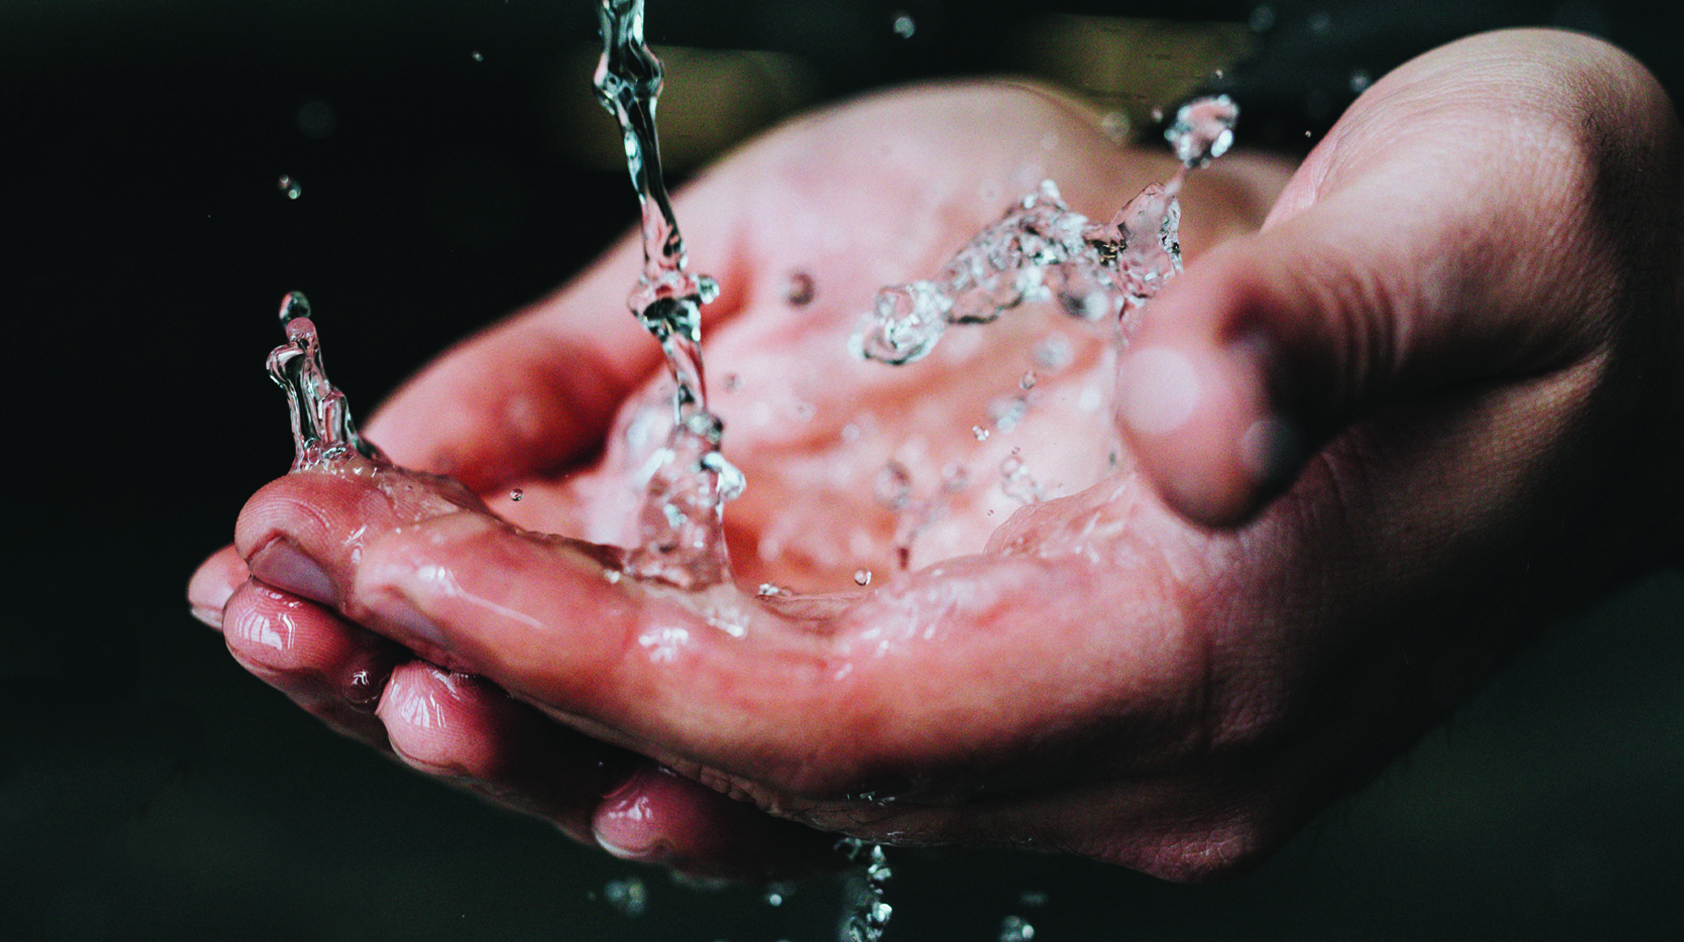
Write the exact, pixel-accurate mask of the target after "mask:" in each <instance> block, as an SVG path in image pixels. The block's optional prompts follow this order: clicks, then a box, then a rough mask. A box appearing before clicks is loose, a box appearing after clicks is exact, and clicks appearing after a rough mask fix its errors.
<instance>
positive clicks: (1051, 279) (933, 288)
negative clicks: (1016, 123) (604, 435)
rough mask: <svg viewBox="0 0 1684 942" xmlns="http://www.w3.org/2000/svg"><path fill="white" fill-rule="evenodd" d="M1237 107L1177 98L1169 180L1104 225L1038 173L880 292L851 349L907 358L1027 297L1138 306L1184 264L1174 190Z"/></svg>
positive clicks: (1220, 137)
mask: <svg viewBox="0 0 1684 942" xmlns="http://www.w3.org/2000/svg"><path fill="white" fill-rule="evenodd" d="M1238 116H1239V109H1238V108H1237V107H1236V106H1235V105H1234V103H1233V101H1232V100H1230V99H1229V98H1228V97H1227V96H1226V95H1219V96H1216V97H1213V98H1202V99H1199V100H1197V101H1194V102H1190V103H1189V104H1187V105H1185V106H1183V107H1182V108H1181V110H1180V111H1179V112H1178V113H1177V114H1176V119H1175V122H1174V123H1173V124H1172V125H1171V127H1170V128H1169V130H1168V131H1167V132H1166V135H1165V136H1166V137H1167V138H1168V139H1169V141H1170V145H1171V147H1172V148H1173V149H1174V151H1175V154H1176V156H1177V158H1178V159H1180V161H1181V164H1182V167H1181V169H1179V170H1177V171H1176V173H1175V176H1174V177H1172V178H1171V179H1170V180H1169V181H1168V182H1167V183H1164V184H1156V183H1155V184H1152V185H1151V186H1148V187H1146V189H1144V190H1142V191H1141V192H1140V194H1139V195H1138V196H1136V197H1135V198H1134V199H1133V200H1131V201H1129V203H1128V204H1127V205H1126V206H1124V207H1123V208H1122V209H1120V210H1118V212H1117V214H1116V215H1115V216H1113V217H1112V218H1111V221H1110V222H1108V223H1106V224H1104V225H1095V224H1093V223H1091V222H1089V221H1088V219H1087V218H1086V217H1085V216H1083V215H1081V214H1080V213H1076V212H1072V211H1071V209H1070V207H1069V206H1068V205H1066V204H1065V202H1064V199H1063V197H1062V196H1061V195H1060V194H1059V191H1058V186H1057V184H1055V183H1053V181H1051V180H1045V181H1042V183H1041V186H1040V189H1039V190H1037V191H1036V192H1034V193H1031V194H1030V195H1028V196H1026V197H1024V198H1023V200H1022V201H1021V202H1020V203H1019V204H1018V205H1017V206H1016V207H1014V208H1012V209H1011V210H1010V211H1008V212H1007V213H1006V215H1005V216H1004V217H1003V218H1002V219H1001V220H1000V221H999V222H997V223H994V224H993V225H991V226H989V227H987V228H986V229H984V230H982V232H980V233H978V234H977V236H976V237H975V238H973V239H972V240H971V241H970V243H969V244H967V245H966V246H965V247H964V248H962V249H960V250H959V252H958V254H956V255H954V256H953V258H952V259H951V260H950V261H948V263H947V264H946V265H945V266H943V268H942V270H941V272H940V274H938V275H937V276H936V277H935V278H934V279H929V280H922V281H914V282H911V283H909V284H904V285H894V286H892V287H888V288H884V289H883V290H882V291H880V292H878V294H877V299H876V302H875V305H874V307H875V309H874V311H873V313H872V314H871V315H870V316H869V317H868V318H867V320H866V323H865V325H864V327H863V328H862V329H861V330H860V332H859V333H857V334H855V335H854V336H853V338H852V339H851V341H850V344H851V346H852V349H853V350H854V352H855V353H856V354H857V355H859V356H862V357H865V358H867V359H871V360H879V361H881V362H884V363H889V364H894V365H900V364H904V363H912V362H914V361H917V360H920V359H922V358H924V357H925V356H928V355H929V353H930V351H931V350H934V349H935V346H936V343H937V342H938V341H940V340H941V337H942V334H943V333H944V332H945V331H946V329H947V327H948V325H950V324H985V323H988V322H990V321H993V320H995V319H996V318H998V317H1000V315H1002V314H1004V313H1005V312H1006V311H1008V310H1011V309H1012V308H1015V307H1017V306H1019V305H1021V304H1023V303H1025V302H1036V301H1050V300H1055V299H1056V300H1057V301H1058V302H1059V304H1060V306H1062V307H1063V309H1064V310H1065V311H1066V312H1068V313H1069V314H1071V315H1073V316H1075V317H1080V318H1082V319H1084V320H1089V321H1104V320H1107V319H1118V318H1126V317H1128V316H1129V315H1131V314H1133V313H1135V312H1137V311H1138V310H1139V309H1140V307H1141V306H1142V305H1144V304H1145V303H1146V302H1147V301H1148V300H1150V299H1151V298H1152V297H1153V296H1154V295H1156V294H1157V293H1158V291H1159V290H1160V289H1161V288H1162V287H1163V286H1164V284H1165V283H1166V282H1167V281H1169V280H1170V279H1171V278H1173V277H1175V275H1176V274H1177V273H1179V272H1180V271H1181V244H1180V241H1179V239H1180V229H1181V205H1180V202H1179V201H1178V200H1177V198H1176V197H1177V194H1179V193H1180V190H1181V184H1182V181H1183V180H1184V179H1185V177H1186V174H1187V171H1189V170H1192V169H1196V168H1198V167H1203V166H1205V165H1206V164H1208V163H1210V161H1212V160H1214V159H1215V158H1217V157H1220V156H1221V155H1222V154H1223V153H1224V152H1225V151H1227V149H1228V147H1229V146H1230V145H1231V144H1232V143H1233V139H1234V132H1233V127H1234V122H1235V121H1236V120H1237V118H1238ZM1128 326H1131V325H1124V327H1125V329H1126V328H1127V327H1128Z"/></svg>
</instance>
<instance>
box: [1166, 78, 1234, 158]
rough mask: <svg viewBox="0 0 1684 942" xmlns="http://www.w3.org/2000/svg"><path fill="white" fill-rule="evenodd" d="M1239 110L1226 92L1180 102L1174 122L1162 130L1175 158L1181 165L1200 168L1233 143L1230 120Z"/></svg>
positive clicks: (1232, 125)
mask: <svg viewBox="0 0 1684 942" xmlns="http://www.w3.org/2000/svg"><path fill="white" fill-rule="evenodd" d="M1239 116H1240V109H1239V106H1238V105H1236V104H1234V100H1233V99H1232V98H1229V97H1228V96H1227V95H1214V96H1211V97H1208V98H1200V99H1198V100H1196V101H1191V102H1188V103H1187V104H1185V105H1182V106H1181V108H1180V109H1179V110H1177V111H1176V113H1175V122H1174V123H1173V124H1171V125H1170V126H1169V129H1168V130H1166V131H1164V139H1165V140H1167V141H1169V144H1170V147H1171V148H1172V149H1173V150H1174V151H1175V157H1176V159H1177V160H1179V161H1181V164H1182V166H1184V167H1203V166H1205V165H1206V164H1208V163H1210V162H1211V161H1212V160H1215V159H1216V158H1218V157H1221V156H1222V155H1223V154H1226V153H1227V152H1228V148H1229V147H1232V146H1233V144H1234V123H1235V122H1236V121H1238V120H1239Z"/></svg>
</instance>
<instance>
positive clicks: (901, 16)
mask: <svg viewBox="0 0 1684 942" xmlns="http://www.w3.org/2000/svg"><path fill="white" fill-rule="evenodd" d="M890 28H891V29H893V30H894V31H895V35H896V36H899V37H900V38H902V39H911V38H912V34H913V33H916V32H917V31H918V24H917V23H915V22H913V20H912V14H910V13H907V12H906V11H905V10H897V11H895V13H894V19H893V20H892V21H891V23H890Z"/></svg>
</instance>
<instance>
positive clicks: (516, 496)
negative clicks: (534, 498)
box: [509, 487, 526, 503]
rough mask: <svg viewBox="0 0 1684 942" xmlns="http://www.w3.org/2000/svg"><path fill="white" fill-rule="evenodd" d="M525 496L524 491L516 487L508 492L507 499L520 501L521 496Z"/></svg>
mask: <svg viewBox="0 0 1684 942" xmlns="http://www.w3.org/2000/svg"><path fill="white" fill-rule="evenodd" d="M525 496H526V492H525V491H523V490H521V489H520V488H518V487H517V488H515V489H514V490H512V491H510V492H509V499H510V500H512V501H515V502H517V503H518V502H519V501H520V499H521V498H522V497H525Z"/></svg>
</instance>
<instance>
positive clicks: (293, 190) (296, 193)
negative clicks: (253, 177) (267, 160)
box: [275, 173, 304, 200]
mask: <svg viewBox="0 0 1684 942" xmlns="http://www.w3.org/2000/svg"><path fill="white" fill-rule="evenodd" d="M275 185H276V186H277V187H278V188H279V189H280V191H281V192H282V193H285V194H286V197H287V199H289V200H295V199H298V198H299V197H300V196H302V195H304V187H303V186H302V185H300V184H299V182H298V181H297V180H294V179H293V178H292V177H289V176H287V175H286V174H284V173H283V174H281V178H280V179H279V180H277V181H276V183H275Z"/></svg>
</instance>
